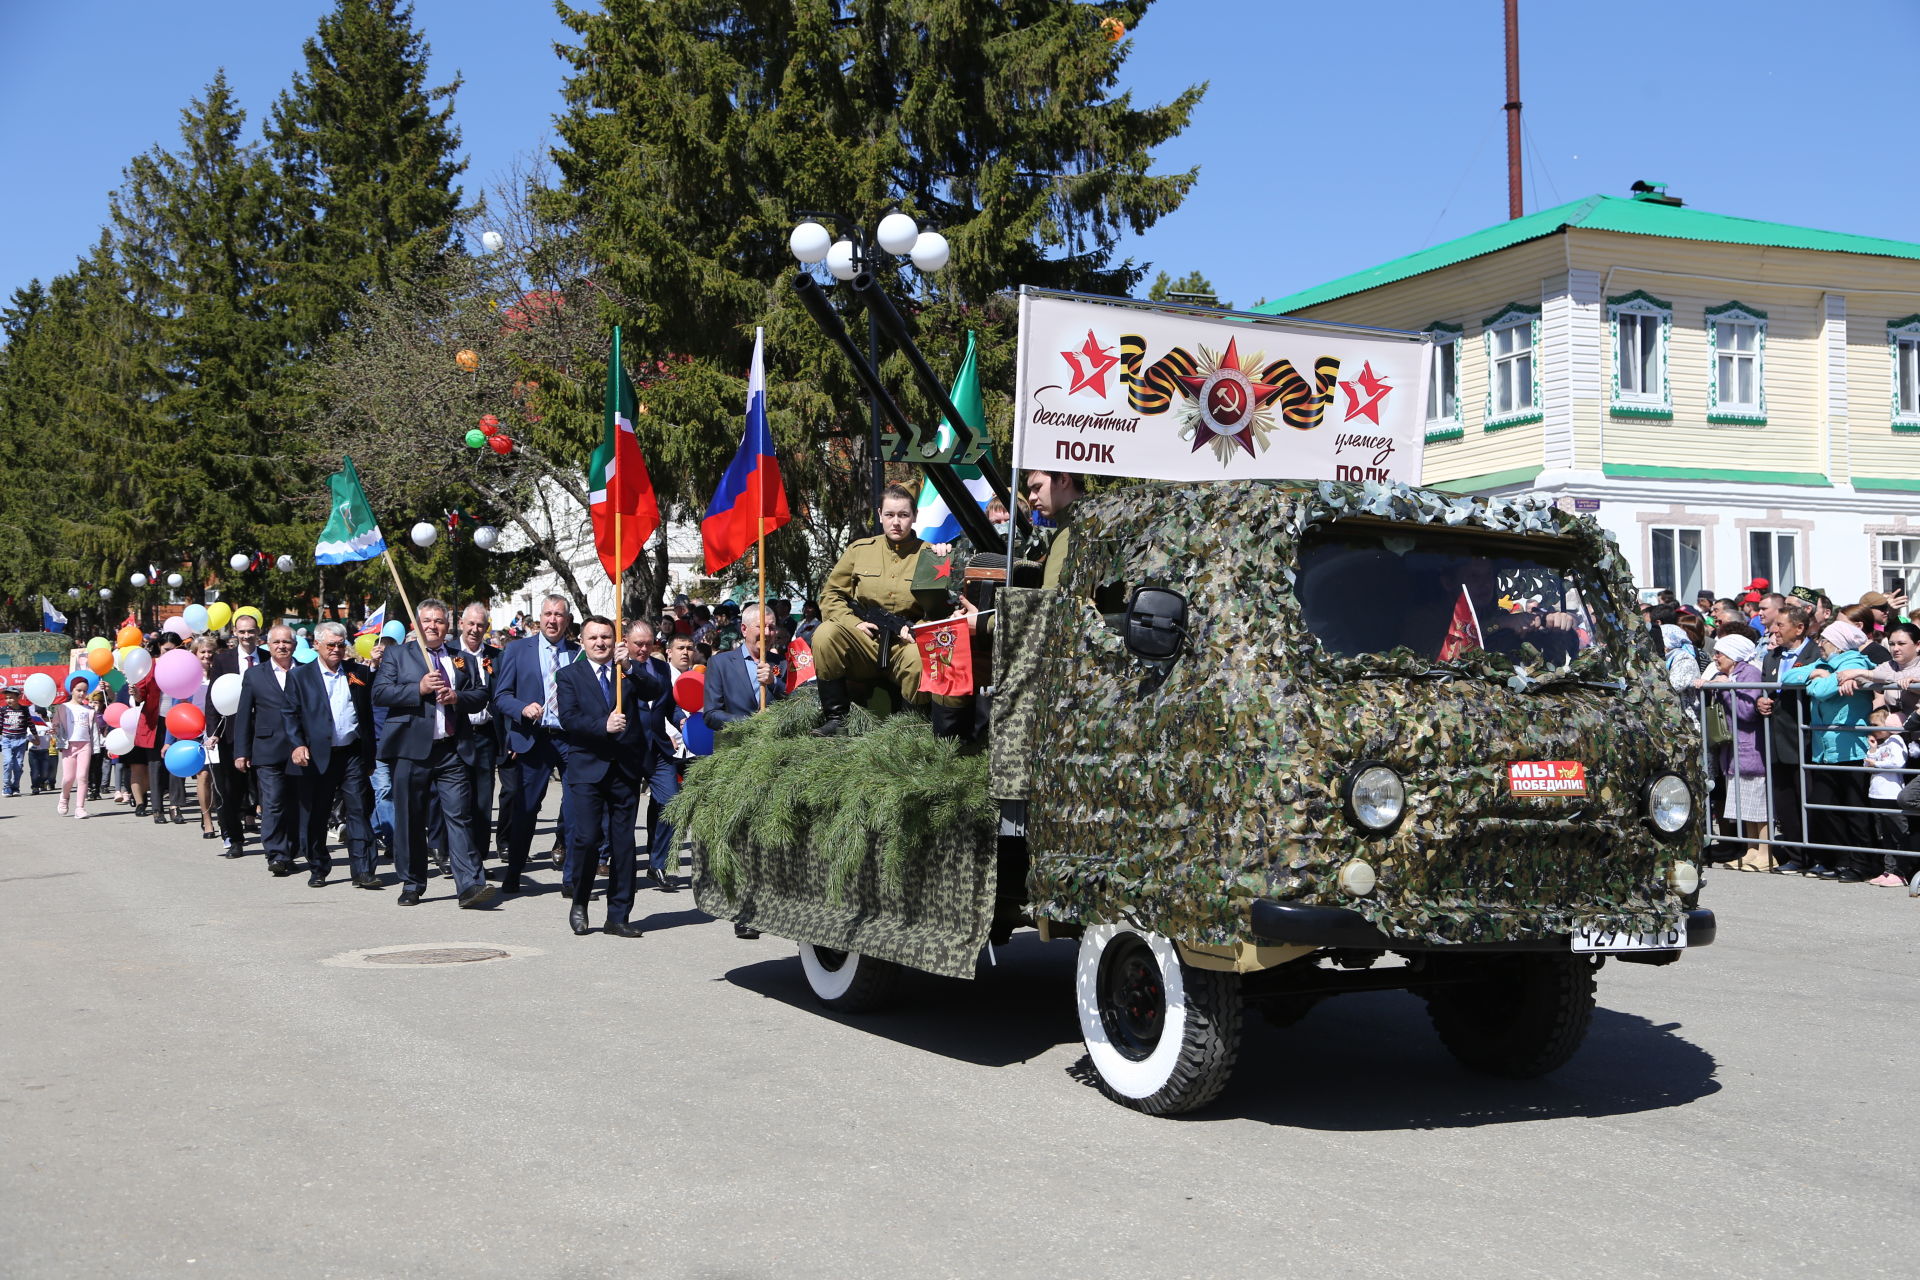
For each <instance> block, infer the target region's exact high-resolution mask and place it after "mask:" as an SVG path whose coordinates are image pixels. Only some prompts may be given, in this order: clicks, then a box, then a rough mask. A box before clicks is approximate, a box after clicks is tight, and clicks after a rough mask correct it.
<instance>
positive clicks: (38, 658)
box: [0, 631, 85, 667]
mask: <svg viewBox="0 0 1920 1280" xmlns="http://www.w3.org/2000/svg"><path fill="white" fill-rule="evenodd" d="M82 643H85V642H84V641H82ZM72 652H73V641H72V640H70V639H69V638H67V637H66V636H63V635H60V634H59V633H58V632H53V631H17V632H14V633H12V634H10V635H4V636H0V667H64V666H66V665H67V659H68V657H69V656H70V655H71V654H72Z"/></svg>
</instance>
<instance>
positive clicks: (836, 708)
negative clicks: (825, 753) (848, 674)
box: [813, 676, 848, 738]
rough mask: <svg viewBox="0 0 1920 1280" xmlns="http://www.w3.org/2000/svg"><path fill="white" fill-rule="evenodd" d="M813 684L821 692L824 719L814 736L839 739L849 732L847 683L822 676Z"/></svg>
mask: <svg viewBox="0 0 1920 1280" xmlns="http://www.w3.org/2000/svg"><path fill="white" fill-rule="evenodd" d="M813 683H814V686H815V687H816V688H818V689H819V690H820V714H821V716H822V717H823V718H822V720H821V721H820V727H819V728H818V729H815V730H814V731H813V736H814V737H816V738H837V737H839V736H840V735H841V734H843V733H845V732H846V731H847V706H848V703H847V682H846V681H845V680H829V679H827V678H826V677H825V676H820V677H819V678H817V679H816V680H814V682H813Z"/></svg>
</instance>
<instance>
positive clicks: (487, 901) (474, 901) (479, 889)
mask: <svg viewBox="0 0 1920 1280" xmlns="http://www.w3.org/2000/svg"><path fill="white" fill-rule="evenodd" d="M499 896H500V890H499V889H498V888H497V887H496V886H494V885H490V884H481V885H475V886H474V887H473V888H471V889H469V890H467V891H466V892H465V893H463V894H461V895H460V905H461V907H462V908H464V909H466V910H470V911H471V910H478V909H479V908H481V907H485V906H490V905H492V903H493V900H494V899H495V898H498V897H499Z"/></svg>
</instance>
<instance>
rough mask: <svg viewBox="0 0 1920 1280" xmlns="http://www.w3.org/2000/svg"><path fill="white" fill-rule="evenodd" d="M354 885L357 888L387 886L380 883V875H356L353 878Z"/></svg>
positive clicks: (380, 887)
mask: <svg viewBox="0 0 1920 1280" xmlns="http://www.w3.org/2000/svg"><path fill="white" fill-rule="evenodd" d="M353 887H354V888H356V889H384V888H386V887H387V886H386V885H384V884H382V883H380V877H379V876H355V877H354V878H353Z"/></svg>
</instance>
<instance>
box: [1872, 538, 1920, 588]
mask: <svg viewBox="0 0 1920 1280" xmlns="http://www.w3.org/2000/svg"><path fill="white" fill-rule="evenodd" d="M1915 588H1920V538H1882V539H1880V590H1881V591H1882V592H1883V593H1884V594H1886V595H1892V594H1893V593H1894V592H1896V591H1904V592H1906V593H1907V594H1908V595H1909V596H1913V597H1915V598H1916V599H1920V590H1916V589H1915Z"/></svg>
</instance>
